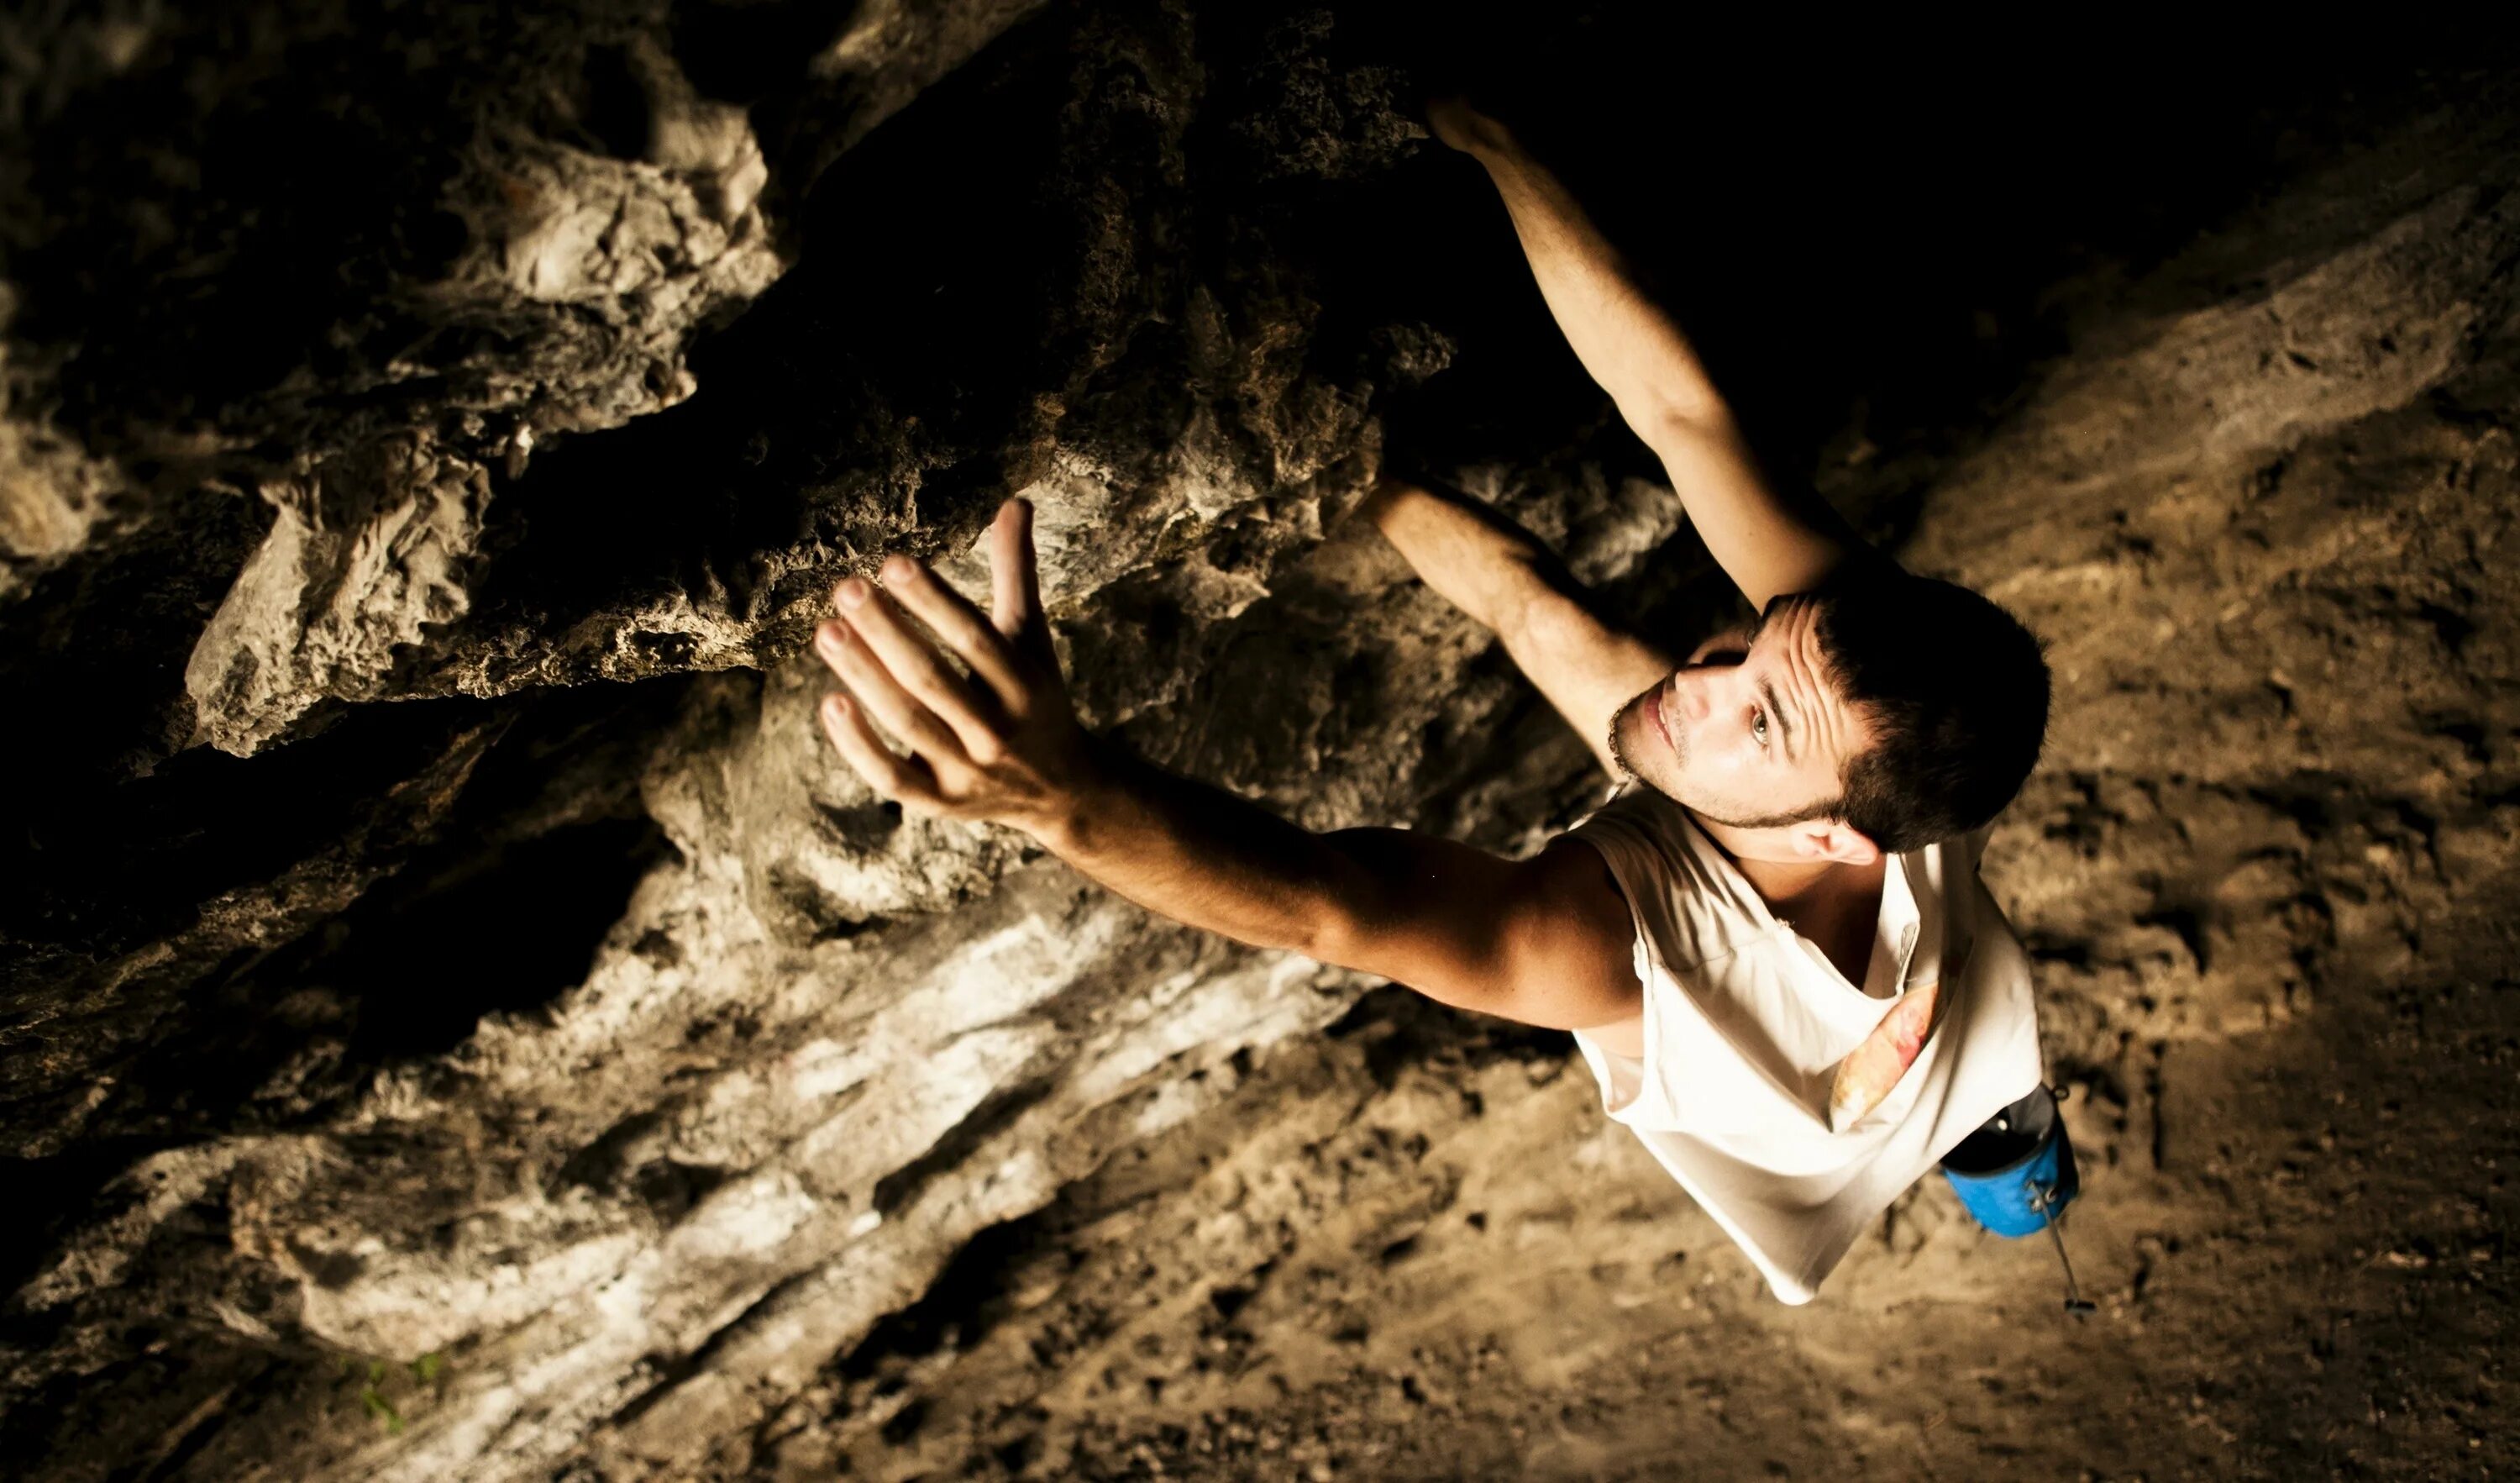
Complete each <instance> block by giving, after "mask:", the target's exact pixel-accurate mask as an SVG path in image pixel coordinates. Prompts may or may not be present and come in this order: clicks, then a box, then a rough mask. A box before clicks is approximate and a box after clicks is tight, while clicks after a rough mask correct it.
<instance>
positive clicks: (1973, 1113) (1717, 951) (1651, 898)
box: [1567, 782, 2046, 1303]
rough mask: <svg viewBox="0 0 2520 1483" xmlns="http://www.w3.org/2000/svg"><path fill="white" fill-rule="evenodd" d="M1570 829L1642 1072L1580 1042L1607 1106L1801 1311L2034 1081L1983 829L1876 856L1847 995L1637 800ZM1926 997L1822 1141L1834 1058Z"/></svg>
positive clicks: (2022, 997) (1806, 949)
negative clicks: (1613, 950) (1984, 874)
mask: <svg viewBox="0 0 2520 1483" xmlns="http://www.w3.org/2000/svg"><path fill="white" fill-rule="evenodd" d="M1567 832H1568V833H1569V834H1570V835H1572V836H1573V837H1575V838H1578V839H1581V840H1583V841H1584V842H1586V843H1587V844H1590V845H1592V846H1593V847H1594V848H1595V849H1597V850H1598V851H1600V853H1601V856H1602V858H1603V859H1605V860H1607V861H1608V862H1609V866H1610V873H1611V874H1612V875H1613V876H1616V877H1617V878H1618V882H1619V888H1620V889H1621V890H1622V891H1623V892H1625V893H1626V895H1627V898H1628V904H1629V907H1630V909H1631V911H1632V912H1633V914H1634V916H1635V921H1636V929H1637V936H1636V948H1635V955H1636V956H1635V966H1636V972H1637V980H1638V982H1639V983H1640V984H1642V985H1643V990H1644V1010H1643V1016H1644V1025H1643V1049H1644V1057H1643V1059H1642V1060H1639V1059H1635V1058H1632V1057H1630V1056H1621V1055H1618V1054H1616V1053H1615V1052H1612V1051H1609V1050H1608V1049H1606V1048H1605V1047H1603V1046H1602V1045H1601V1044H1600V1043H1599V1042H1598V1041H1597V1040H1595V1039H1594V1038H1593V1037H1592V1036H1591V1035H1589V1034H1587V1033H1586V1032H1584V1031H1582V1030H1577V1031H1575V1032H1574V1035H1575V1044H1576V1046H1577V1047H1578V1048H1579V1049H1580V1050H1581V1051H1582V1052H1583V1055H1584V1060H1585V1063H1586V1064H1588V1065H1590V1066H1591V1067H1592V1068H1593V1075H1594V1076H1595V1078H1596V1079H1598V1081H1599V1082H1600V1084H1601V1106H1602V1110H1603V1111H1605V1112H1607V1113H1608V1114H1609V1116H1610V1117H1611V1118H1613V1119H1614V1120H1616V1121H1618V1122H1622V1123H1625V1124H1627V1125H1628V1126H1629V1127H1630V1128H1631V1129H1633V1130H1635V1132H1636V1135H1637V1137H1638V1138H1639V1139H1640V1140H1642V1141H1643V1143H1644V1146H1645V1147H1646V1148H1647V1149H1649V1150H1651V1151H1652V1153H1653V1155H1654V1157H1655V1158H1656V1159H1658V1160H1660V1161H1661V1163H1662V1166H1663V1167H1664V1168H1666V1169H1668V1170H1670V1171H1671V1175H1672V1177H1673V1178H1674V1179H1677V1180H1678V1181H1680V1184H1681V1188H1683V1189H1685V1190H1687V1191H1688V1193H1689V1197H1690V1198H1692V1199H1694V1200H1696V1201H1697V1203H1698V1204H1699V1205H1700V1206H1702V1207H1704V1209H1705V1210H1706V1213H1707V1214H1709V1215H1711V1216H1713V1217H1714V1218H1715V1222H1716V1224H1717V1225H1719V1226H1721V1227H1723V1228H1724V1231H1725V1233H1726V1234H1727V1235H1729V1236H1732V1237H1733V1240H1734V1242H1736V1243H1737V1244H1738V1245H1739V1246H1740V1247H1741V1249H1742V1250H1743V1251H1745V1252H1747V1253H1748V1254H1749V1257H1750V1260H1751V1261H1752V1262H1753V1263H1755V1264H1756V1265H1757V1267H1758V1269H1759V1271H1760V1272H1761V1274H1763V1275H1764V1276H1765V1277H1766V1278H1767V1280H1768V1285H1769V1287H1770V1288H1771V1289H1773V1290H1774V1291H1775V1293H1776V1294H1777V1296H1778V1298H1779V1299H1781V1300H1782V1301H1784V1302H1787V1303H1807V1302H1809V1301H1811V1299H1812V1297H1813V1296H1814V1295H1815V1294H1816V1293H1817V1292H1818V1291H1819V1289H1820V1284H1821V1280H1822V1279H1823V1278H1825V1277H1826V1276H1828V1274H1829V1271H1830V1269H1832V1268H1834V1267H1835V1266H1836V1265H1837V1263H1838V1261H1839V1259H1840V1258H1842V1257H1843V1256H1845V1255H1846V1252H1847V1249H1848V1248H1849V1247H1851V1246H1852V1245H1854V1243H1855V1238H1856V1236H1858V1235H1860V1234H1861V1233H1862V1232H1863V1231H1864V1230H1865V1228H1866V1227H1868V1226H1869V1225H1870V1224H1871V1223H1872V1222H1874V1221H1875V1220H1877V1219H1879V1217H1880V1215H1881V1212H1882V1211H1883V1210H1885V1209H1887V1208H1888V1207H1889V1205H1890V1202H1891V1201H1892V1200H1894V1199H1896V1198H1898V1196H1899V1194H1900V1193H1901V1191H1905V1190H1906V1189H1907V1188H1908V1187H1909V1186H1910V1185H1912V1184H1913V1183H1915V1181H1916V1180H1917V1179H1919V1178H1920V1177H1922V1176H1923V1175H1925V1174H1926V1173H1927V1172H1929V1171H1930V1170H1932V1169H1933V1168H1934V1166H1935V1165H1936V1164H1938V1163H1939V1162H1941V1160H1942V1157H1943V1155H1944V1154H1945V1153H1947V1152H1949V1151H1950V1150H1951V1148H1952V1147H1953V1146H1955V1145H1957V1144H1958V1142H1959V1141H1960V1140H1961V1139H1963V1138H1966V1137H1968V1135H1969V1134H1971V1133H1973V1132H1975V1131H1976V1130H1977V1128H1978V1127H1979V1125H1981V1124H1982V1123H1984V1122H1985V1121H1986V1120H1987V1119H1988V1118H1990V1117H1993V1116H1994V1115H1995V1114H1996V1113H1997V1112H1998V1111H1999V1110H2001V1109H2002V1108H2003V1106H2004V1105H2005V1104H2006V1103H2008V1102H2011V1101H2015V1100H2017V1099H2019V1098H2021V1097H2024V1096H2027V1095H2028V1094H2029V1093H2030V1092H2031V1091H2032V1090H2033V1089H2034V1088H2036V1087H2038V1086H2039V1085H2041V1084H2042V1083H2043V1082H2044V1081H2045V1079H2046V1077H2045V1067H2044V1064H2043V1062H2042V1060H2041V1057H2040V1052H2039V1024H2038V1016H2037V1011H2036V1009H2035V1006H2034V1005H2033V1002H2032V998H2031V988H2030V961H2029V956H2028V955H2027V954H2026V953H2024V952H2023V951H2022V948H2021V943H2020V940H2019V939H2018V938H2016V937H2015V936H2014V935H2013V933H2012V928H2011V925H2010V923H2008V922H2006V921H2004V919H2003V912H2002V911H2001V910H2000V909H1999V908H1998V907H1997V906H1996V904H1995V901H1994V898H1993V897H1991V896H1989V895H1988V894H1987V891H1986V887H1985V885H1984V884H1983V883H1982V882H1981V881H1980V880H1979V879H1978V873H1977V864H1978V855H1979V852H1980V851H1981V850H1983V849H1984V848H1985V845H1986V836H1987V833H1988V831H1987V830H1979V831H1976V832H1974V833H1971V834H1968V835H1965V836H1962V837H1960V838H1957V839H1951V840H1946V841H1944V842H1942V843H1940V844H1929V845H1927V846H1925V847H1924V848H1922V849H1916V850H1910V851H1907V852H1905V853H1903V854H1899V855H1894V856H1892V857H1891V859H1890V864H1889V867H1888V869H1887V870H1885V871H1884V873H1883V876H1882V884H1881V919H1880V923H1879V927H1878V931H1877V933H1876V935H1875V938H1874V945H1873V953H1872V963H1871V967H1870V970H1869V971H1868V973H1867V975H1866V982H1865V983H1864V984H1863V985H1862V986H1858V985H1856V984H1852V983H1849V982H1848V981H1847V979H1846V976H1845V975H1844V974H1843V973H1841V972H1839V971H1838V970H1837V968H1836V966H1834V965H1832V964H1831V963H1830V962H1829V961H1828V958H1827V956H1826V955H1825V954H1823V952H1822V951H1821V950H1820V948H1819V946H1818V945H1816V944H1814V943H1813V942H1811V941H1810V940H1809V939H1807V938H1805V937H1803V936H1802V935H1801V934H1800V933H1798V932H1796V931H1795V930H1794V928H1793V927H1792V926H1791V925H1790V924H1789V923H1787V922H1784V921H1779V920H1778V918H1777V916H1776V915H1775V914H1774V913H1773V912H1771V911H1770V910H1769V909H1768V905H1767V903H1766V902H1764V901H1762V900H1761V899H1760V897H1759V894H1758V892H1757V891H1755V890H1753V889H1752V888H1751V886H1750V883H1749V881H1748V880H1746V879H1744V878H1743V877H1742V876H1741V873H1740V871H1739V870H1738V869H1737V868H1736V867H1735V866H1734V865H1733V862H1732V861H1731V860H1730V859H1729V858H1727V857H1726V856H1725V854H1724V853H1723V852H1722V851H1721V850H1720V849H1718V848H1717V847H1716V845H1715V842H1714V841H1713V840H1712V839H1709V838H1708V837H1707V836H1706V834H1705V832H1704V831H1701V830H1700V829H1699V828H1698V827H1697V823H1696V821H1695V820H1694V819H1692V818H1691V817H1690V816H1689V814H1688V810H1687V809H1684V808H1682V807H1681V806H1680V805H1679V804H1678V803H1675V802H1673V801H1672V800H1671V799H1670V798H1668V797H1665V796H1664V795H1663V794H1661V793H1659V792H1656V791H1655V790H1653V789H1652V788H1650V787H1646V786H1642V785H1639V784H1636V783H1633V782H1631V783H1627V784H1623V785H1621V786H1619V787H1618V788H1617V789H1615V790H1614V791H1613V792H1612V794H1611V796H1610V799H1609V801H1607V802H1605V803H1604V804H1602V805H1601V806H1600V807H1599V808H1598V809H1595V810H1594V811H1593V812H1592V813H1591V814H1588V815H1586V816H1585V817H1584V818H1583V819H1582V820H1580V821H1578V822H1577V823H1576V825H1575V827H1574V828H1573V829H1571V830H1569V831H1567ZM1936 984H1939V985H1940V988H1939V990H1932V986H1933V985H1936ZM1919 990H1931V991H1933V992H1936V993H1938V995H1939V997H1940V999H1941V1001H1942V1002H1941V1003H1939V1004H1938V1005H1936V1006H1935V1010H1936V1013H1937V1018H1936V1020H1935V1022H1934V1025H1933V1028H1932V1030H1931V1031H1930V1033H1928V1034H1927V1035H1926V1037H1925V1041H1924V1044H1923V1046H1922V1048H1921V1049H1920V1050H1918V1051H1917V1052H1916V1056H1915V1059H1914V1060H1913V1062H1911V1063H1910V1064H1909V1066H1908V1068H1907V1070H1906V1071H1905V1072H1903V1073H1900V1075H1899V1079H1898V1080H1897V1081H1896V1082H1895V1083H1893V1084H1892V1085H1891V1087H1890V1090H1889V1092H1888V1095H1887V1096H1885V1097H1883V1098H1882V1099H1881V1101H1879V1102H1878V1103H1877V1104H1876V1105H1874V1106H1873V1107H1872V1108H1871V1109H1870V1110H1869V1111H1868V1112H1865V1113H1863V1115H1861V1116H1859V1117H1856V1118H1855V1119H1854V1121H1852V1122H1851V1123H1850V1124H1848V1126H1846V1127H1845V1128H1844V1129H1842V1130H1839V1131H1835V1132H1832V1131H1831V1130H1830V1127H1829V1116H1830V1114H1829V1102H1830V1093H1831V1089H1832V1086H1833V1083H1834V1080H1835V1073H1836V1071H1837V1067H1838V1064H1839V1061H1840V1060H1841V1058H1843V1057H1844V1056H1847V1055H1848V1053H1850V1052H1852V1051H1854V1050H1855V1049H1856V1048H1857V1047H1858V1046H1860V1045H1862V1044H1864V1042H1865V1038H1866V1037H1867V1036H1868V1035H1869V1034H1870V1033H1871V1032H1872V1030H1873V1028H1874V1027H1875V1026H1876V1025H1879V1024H1880V1023H1881V1021H1882V1018H1883V1016H1884V1015H1886V1014H1888V1013H1889V1012H1890V1011H1893V1010H1895V1009H1897V1008H1898V1007H1899V1005H1900V1004H1901V1003H1902V1001H1904V1000H1905V999H1906V998H1907V997H1908V996H1909V995H1911V994H1914V993H1917V992H1918V991H1919Z"/></svg>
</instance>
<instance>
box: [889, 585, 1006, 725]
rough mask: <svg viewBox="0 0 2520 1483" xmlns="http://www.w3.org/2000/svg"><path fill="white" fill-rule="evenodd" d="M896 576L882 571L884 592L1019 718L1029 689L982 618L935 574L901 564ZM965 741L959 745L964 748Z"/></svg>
mask: <svg viewBox="0 0 2520 1483" xmlns="http://www.w3.org/2000/svg"><path fill="white" fill-rule="evenodd" d="M902 566H903V568H904V569H903V570H902V571H901V572H900V573H899V574H898V575H896V574H895V573H894V570H893V567H892V565H891V564H890V563H886V565H885V568H884V580H885V582H886V583H887V584H888V585H887V586H886V589H885V590H886V591H888V592H890V593H891V594H892V595H893V596H894V597H896V598H898V599H900V601H901V606H902V607H906V608H908V609H910V611H911V613H912V614H913V615H915V616H916V617H918V618H919V620H920V621H921V622H922V623H925V624H926V625H927V626H928V627H929V628H931V629H933V630H935V632H936V636H937V637H938V638H940V639H943V640H944V641H945V644H946V647H947V648H949V649H951V650H953V651H954V652H956V653H957V654H960V655H962V657H963V661H964V662H965V663H967V664H968V665H970V666H971V672H972V673H973V674H976V675H978V676H979V677H980V682H981V683H982V684H984V685H986V686H987V687H988V688H989V691H990V693H991V694H993V695H995V696H996V697H997V698H998V702H999V703H1000V704H1002V705H1004V706H1006V707H1007V709H1008V710H1009V711H1010V712H1011V713H1013V712H1020V711H1021V710H1022V708H1023V706H1024V704H1025V702H1026V701H1027V700H1028V699H1029V698H1030V696H1031V690H1032V686H1031V684H1030V682H1028V681H1027V680H1026V679H1025V678H1024V676H1023V661H1022V660H1021V659H1020V658H1019V657H1018V656H1017V655H1016V653H1015V651H1014V649H1013V647H1012V645H1011V644H1009V643H1008V641H1007V638H1006V636H1005V635H1004V634H1001V633H999V632H998V631H997V629H996V628H994V627H992V626H991V625H990V622H989V618H988V615H987V614H986V613H983V612H982V611H980V609H979V607H978V605H976V604H974V603H973V602H972V601H971V600H970V599H969V598H967V597H965V596H963V595H962V594H961V593H959V592H956V591H955V590H954V589H953V588H952V587H950V586H947V585H946V584H945V583H944V582H943V581H942V580H940V579H939V578H938V577H937V575H936V573H934V572H932V571H930V570H928V569H927V568H926V567H925V566H922V565H921V564H920V563H919V562H903V563H902ZM970 740H971V739H970V738H968V737H966V738H965V739H964V741H965V743H966V744H968V743H969V741H970Z"/></svg>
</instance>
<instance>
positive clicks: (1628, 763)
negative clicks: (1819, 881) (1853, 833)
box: [1610, 684, 1836, 830]
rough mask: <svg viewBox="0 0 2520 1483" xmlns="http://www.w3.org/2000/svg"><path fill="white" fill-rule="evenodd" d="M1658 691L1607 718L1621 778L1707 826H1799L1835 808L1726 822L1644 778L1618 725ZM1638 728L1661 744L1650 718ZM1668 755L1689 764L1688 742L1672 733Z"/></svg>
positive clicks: (1651, 700) (1644, 717) (1643, 719)
mask: <svg viewBox="0 0 2520 1483" xmlns="http://www.w3.org/2000/svg"><path fill="white" fill-rule="evenodd" d="M1661 690H1662V687H1661V686H1660V685H1659V684H1658V685H1656V686H1655V687H1654V688H1653V689H1652V690H1648V691H1646V692H1645V693H1644V694H1643V695H1641V696H1639V697H1637V698H1635V699H1633V700H1630V701H1629V702H1628V703H1627V704H1625V705H1622V706H1620V707H1619V708H1618V710H1617V711H1616V712H1615V713H1614V714H1612V716H1611V717H1610V760H1611V761H1613V762H1615V763H1617V764H1618V766H1619V774H1620V776H1621V777H1623V778H1625V779H1627V780H1628V781H1630V782H1633V783H1642V784H1643V785H1644V786H1647V787H1649V788H1652V789H1653V790H1654V791H1655V792H1658V793H1660V794H1662V795H1663V796H1664V797H1666V798H1669V799H1670V800H1671V801H1672V802H1674V803H1677V804H1679V805H1680V806H1681V807H1683V808H1685V809H1687V810H1688V811H1689V812H1690V813H1692V814H1695V815H1696V816H1697V817H1698V818H1700V819H1703V820H1705V821H1706V822H1708V823H1710V824H1720V825H1723V826H1724V827H1725V828H1727V829H1743V830H1750V829H1773V828H1776V827H1778V826H1779V825H1787V824H1800V823H1802V822H1804V821H1805V820H1807V819H1817V818H1821V817H1823V816H1824V815H1827V814H1828V813H1830V812H1831V811H1832V810H1833V809H1834V808H1835V807H1836V805H1835V804H1833V803H1832V804H1826V805H1823V806H1820V807H1815V808H1807V809H1803V810H1800V811H1799V812H1795V813H1785V814H1777V813H1771V814H1756V815H1751V816H1748V817H1745V818H1738V819H1728V818H1726V817H1724V815H1722V814H1720V813H1718V812H1716V811H1715V810H1713V809H1710V808H1707V807H1706V806H1704V805H1703V804H1698V803H1692V802H1690V801H1689V800H1688V799H1687V798H1684V797H1682V796H1681V795H1680V794H1678V793H1676V792H1673V791H1672V790H1671V789H1670V788H1667V787H1665V786H1662V785H1661V784H1659V783H1656V782H1654V781H1653V780H1652V779H1650V778H1647V777H1646V776H1644V775H1643V773H1640V772H1638V771H1637V764H1636V760H1635V759H1634V758H1632V757H1630V756H1629V755H1628V748H1627V746H1626V745H1625V743H1624V742H1623V741H1622V740H1621V735H1622V733H1624V732H1625V731H1626V730H1627V728H1626V727H1623V726H1621V725H1620V724H1619V723H1620V722H1621V721H1623V720H1625V719H1626V717H1627V714H1628V712H1629V711H1632V710H1635V711H1643V708H1644V707H1646V706H1649V705H1652V704H1654V703H1655V700H1656V697H1657V696H1658V695H1659V693H1660V691H1661ZM1637 726H1638V729H1639V730H1640V731H1652V732H1653V738H1654V740H1655V741H1661V739H1662V736H1663V734H1662V733H1661V732H1660V731H1654V730H1653V726H1654V723H1653V718H1652V717H1651V716H1649V715H1643V714H1640V715H1639V716H1638V718H1637ZM1670 755H1671V758H1672V762H1673V765H1674V766H1675V767H1679V766H1682V765H1685V764H1686V763H1687V762H1688V740H1687V739H1686V738H1685V737H1683V736H1681V735H1679V734H1673V736H1672V738H1671V748H1670Z"/></svg>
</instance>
